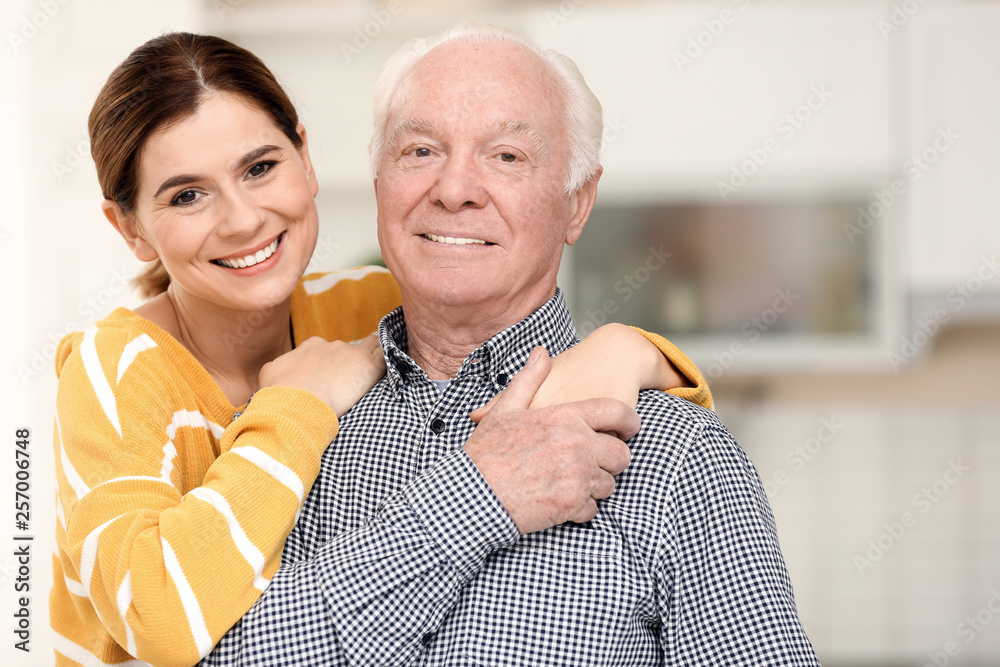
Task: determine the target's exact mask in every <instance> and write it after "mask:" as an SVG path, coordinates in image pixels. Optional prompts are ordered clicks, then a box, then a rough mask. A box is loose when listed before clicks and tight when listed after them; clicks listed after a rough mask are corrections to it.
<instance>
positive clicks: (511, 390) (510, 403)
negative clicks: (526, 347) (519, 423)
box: [480, 347, 550, 411]
mask: <svg viewBox="0 0 1000 667" xmlns="http://www.w3.org/2000/svg"><path fill="white" fill-rule="evenodd" d="M549 368H550V364H549V354H548V352H546V351H545V348H543V347H536V348H535V349H533V350H532V351H531V354H530V355H528V361H527V363H525V364H524V368H522V369H521V371H520V372H519V373H518V374H517V375H515V376H514V379H513V380H511V382H510V384H509V385H507V388H506V389H505V390H504V391H503V393H502V394H500V395H499V396H498V397H497V399H496V403H494V404H493V407H492V408H491V410H492V411H498V410H500V411H505V410H527V409H528V406H529V405H531V399H532V398H534V397H535V392H536V391H538V388H539V387H540V386H542V382H544V381H545V378H546V377H547V376H548V374H549ZM487 405H489V404H487ZM480 409H482V408H480Z"/></svg>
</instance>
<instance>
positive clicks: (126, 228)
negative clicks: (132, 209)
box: [101, 199, 159, 262]
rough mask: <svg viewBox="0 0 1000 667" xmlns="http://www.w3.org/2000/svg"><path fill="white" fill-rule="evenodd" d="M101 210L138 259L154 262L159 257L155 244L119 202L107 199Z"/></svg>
mask: <svg viewBox="0 0 1000 667" xmlns="http://www.w3.org/2000/svg"><path fill="white" fill-rule="evenodd" d="M101 210H102V211H104V217H105V218H107V219H108V222H110V223H111V226H112V227H114V228H115V230H116V231H117V232H118V233H119V234H121V235H122V238H123V239H125V243H127V244H128V247H129V250H131V251H132V254H133V255H135V256H136V258H137V259H140V260H142V261H143V262H152V261H153V260H154V259H156V258H157V257H159V255H158V254H157V253H156V250H155V249H154V248H153V246H151V245H149V242H148V241H147V240H146V238H145V237H144V236H143V235H142V231H141V230H140V229H139V225H138V223H137V222H136V221H135V219H134V218H133V217H132V216H128V215H125V211H123V210H122V207H121V206H119V205H118V202H116V201H114V200H113V199H105V200H104V202H103V203H102V204H101Z"/></svg>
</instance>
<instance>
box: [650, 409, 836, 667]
mask: <svg viewBox="0 0 1000 667" xmlns="http://www.w3.org/2000/svg"><path fill="white" fill-rule="evenodd" d="M673 489H674V491H673V493H672V494H671V498H670V503H669V505H668V508H667V513H666V514H667V517H668V519H667V525H666V526H665V528H664V534H663V538H662V541H661V544H660V547H659V553H658V556H659V562H658V566H657V579H658V586H657V588H658V596H659V600H658V603H659V607H660V614H661V617H662V619H663V625H662V631H661V637H660V640H661V645H662V647H663V654H664V658H665V661H666V662H667V663H668V664H682V665H742V666H744V667H754V666H759V667H772V666H774V665H782V666H786V665H800V666H804V667H818V665H819V662H818V661H817V659H816V655H815V653H814V652H813V649H812V645H811V644H810V642H809V639H808V637H807V636H806V634H805V631H804V630H803V628H802V625H801V623H800V622H799V618H798V614H797V612H796V610H795V600H794V597H793V595H792V585H791V581H790V580H789V578H788V572H787V570H786V569H785V562H784V559H783V558H782V555H781V549H780V548H779V546H778V535H777V531H776V528H775V525H774V517H773V515H772V513H771V508H770V506H769V505H768V503H767V498H766V496H765V495H764V489H763V487H762V485H761V483H760V478H759V477H758V475H757V472H756V470H755V469H754V467H753V464H752V463H751V462H750V460H749V459H748V458H747V456H746V454H745V453H744V452H743V450H742V449H740V447H739V446H738V445H737V444H736V442H735V441H734V440H733V439H732V436H731V435H730V434H729V433H728V432H727V431H726V430H725V429H724V428H723V427H722V426H721V424H720V425H717V426H716V425H706V426H704V427H702V428H701V429H700V431H699V432H698V433H697V435H696V436H695V441H694V442H693V443H692V445H691V447H690V448H689V450H688V451H687V453H686V456H685V460H684V462H683V464H682V465H681V467H680V469H679V470H678V472H677V477H676V480H675V483H674V484H673Z"/></svg>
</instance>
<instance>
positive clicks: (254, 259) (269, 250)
mask: <svg viewBox="0 0 1000 667" xmlns="http://www.w3.org/2000/svg"><path fill="white" fill-rule="evenodd" d="M280 240H281V237H280V236H279V237H278V238H276V239H274V240H273V241H271V245H269V246H267V247H266V248H261V249H260V250H258V251H257V252H255V253H254V254H252V255H247V256H246V257H244V258H242V259H217V260H215V262H216V263H217V264H221V265H222V266H225V267H227V268H230V269H245V268H247V267H248V266H253V265H254V264H260V263H261V262H263V261H264V260H265V259H267V258H268V257H270V256H271V255H273V254H274V251H275V250H277V249H278V241H280Z"/></svg>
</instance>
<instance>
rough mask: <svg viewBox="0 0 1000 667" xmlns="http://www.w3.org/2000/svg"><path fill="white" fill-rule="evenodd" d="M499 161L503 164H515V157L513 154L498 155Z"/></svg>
mask: <svg viewBox="0 0 1000 667" xmlns="http://www.w3.org/2000/svg"><path fill="white" fill-rule="evenodd" d="M500 159H501V160H503V161H504V162H515V161H517V156H516V155H514V154H513V153H500Z"/></svg>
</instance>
